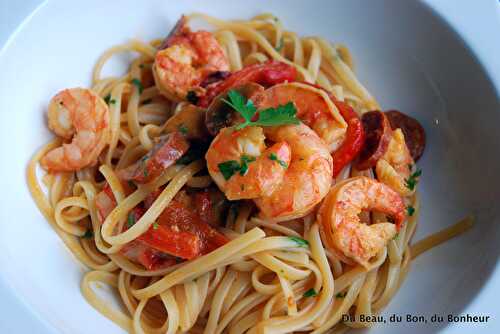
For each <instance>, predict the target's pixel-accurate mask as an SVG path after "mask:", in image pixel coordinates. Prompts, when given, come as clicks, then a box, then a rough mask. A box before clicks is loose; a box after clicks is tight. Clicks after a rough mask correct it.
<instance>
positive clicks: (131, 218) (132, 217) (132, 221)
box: [127, 212, 135, 228]
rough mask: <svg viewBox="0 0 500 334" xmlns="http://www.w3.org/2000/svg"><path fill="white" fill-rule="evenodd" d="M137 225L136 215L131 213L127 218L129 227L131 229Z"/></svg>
mask: <svg viewBox="0 0 500 334" xmlns="http://www.w3.org/2000/svg"><path fill="white" fill-rule="evenodd" d="M134 224H135V214H134V213H133V212H130V213H129V214H128V217H127V227H128V228H131V227H132V226H134Z"/></svg>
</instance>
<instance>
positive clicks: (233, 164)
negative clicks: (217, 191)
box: [218, 155, 255, 181]
mask: <svg viewBox="0 0 500 334" xmlns="http://www.w3.org/2000/svg"><path fill="white" fill-rule="evenodd" d="M254 161H255V158H254V157H250V156H248V155H242V156H241V158H240V162H238V161H236V160H228V161H224V162H221V163H220V164H218V167H219V170H220V172H221V173H222V176H224V179H225V180H226V181H227V180H229V179H230V178H231V176H233V175H234V174H236V173H238V172H239V173H240V175H241V176H243V175H245V174H246V173H247V172H248V164H249V163H251V162H254Z"/></svg>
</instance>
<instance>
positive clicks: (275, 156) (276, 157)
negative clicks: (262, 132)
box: [269, 153, 288, 169]
mask: <svg viewBox="0 0 500 334" xmlns="http://www.w3.org/2000/svg"><path fill="white" fill-rule="evenodd" d="M269 159H271V160H273V161H276V162H277V163H279V164H280V165H281V167H283V168H285V169H287V168H288V165H287V164H286V162H284V161H283V160H280V159H278V156H277V155H276V154H274V153H271V154H269Z"/></svg>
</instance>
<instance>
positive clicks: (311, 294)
mask: <svg viewBox="0 0 500 334" xmlns="http://www.w3.org/2000/svg"><path fill="white" fill-rule="evenodd" d="M317 295H318V293H317V292H316V290H314V289H313V288H310V289H309V290H307V291H306V292H304V295H303V296H304V297H316V296H317Z"/></svg>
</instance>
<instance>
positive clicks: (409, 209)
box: [406, 205, 415, 217]
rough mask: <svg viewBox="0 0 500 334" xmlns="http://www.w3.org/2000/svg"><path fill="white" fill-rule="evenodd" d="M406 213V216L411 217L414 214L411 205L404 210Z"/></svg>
mask: <svg viewBox="0 0 500 334" xmlns="http://www.w3.org/2000/svg"><path fill="white" fill-rule="evenodd" d="M406 213H407V214H408V216H410V217H411V216H413V214H414V213H415V208H414V207H413V206H411V205H409V206H408V207H407V208H406Z"/></svg>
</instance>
